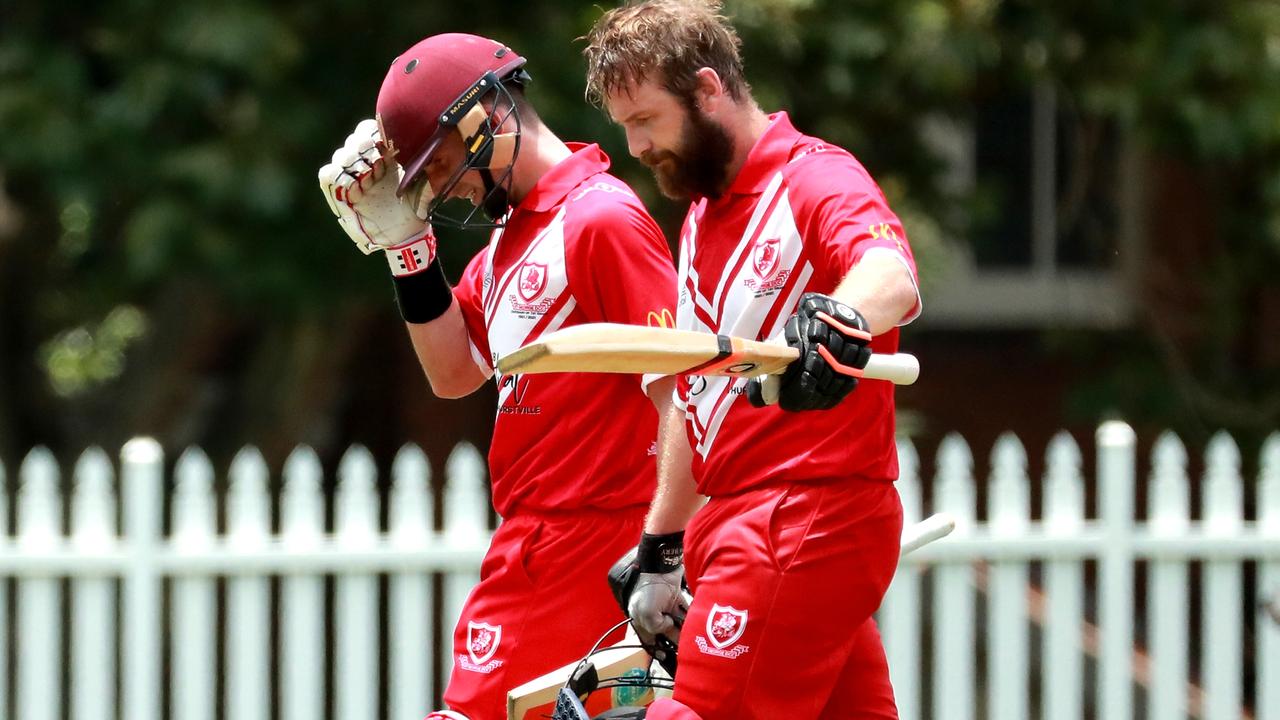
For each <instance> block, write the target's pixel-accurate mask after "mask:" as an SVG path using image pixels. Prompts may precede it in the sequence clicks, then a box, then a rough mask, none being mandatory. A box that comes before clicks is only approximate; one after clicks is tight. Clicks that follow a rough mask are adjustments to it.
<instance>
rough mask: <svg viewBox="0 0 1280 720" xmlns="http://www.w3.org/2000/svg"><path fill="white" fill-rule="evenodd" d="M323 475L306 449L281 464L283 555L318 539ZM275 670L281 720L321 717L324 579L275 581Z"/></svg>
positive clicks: (313, 544)
mask: <svg viewBox="0 0 1280 720" xmlns="http://www.w3.org/2000/svg"><path fill="white" fill-rule="evenodd" d="M322 474H323V471H322V469H321V467H320V458H319V457H317V456H316V453H315V451H314V450H312V449H311V448H309V447H306V446H300V447H298V448H295V449H294V451H293V452H292V453H290V454H289V459H288V460H286V461H285V464H284V492H283V494H282V497H281V499H280V535H281V544H282V545H283V547H284V549H285V551H286V552H291V551H302V552H305V551H308V550H314V549H315V548H316V546H318V545H319V544H320V541H321V539H322V538H323V536H324V495H323V494H322V491H321V489H320V478H321V475H322ZM280 604H281V613H282V617H281V623H282V624H281V627H280V655H281V657H286V658H291V660H290V661H289V662H285V663H282V664H281V668H280V684H281V688H280V702H281V708H280V710H281V713H280V716H281V718H282V720H319V719H320V718H322V717H324V672H325V642H324V579H323V578H322V577H321V576H319V575H314V574H302V573H293V574H289V575H286V576H285V577H284V578H283V580H282V581H281V597H280Z"/></svg>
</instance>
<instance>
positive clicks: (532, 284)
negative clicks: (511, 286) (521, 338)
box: [507, 262, 555, 318]
mask: <svg viewBox="0 0 1280 720" xmlns="http://www.w3.org/2000/svg"><path fill="white" fill-rule="evenodd" d="M548 274H549V273H548V271H547V264H546V263H535V262H526V263H525V264H523V265H521V266H520V269H519V270H518V271H517V272H516V277H515V281H514V282H515V286H516V292H514V293H510V294H509V295H508V296H507V299H508V300H509V301H510V302H511V312H513V313H516V314H517V315H521V316H523V317H525V318H533V317H536V316H539V315H546V314H547V311H548V310H550V309H551V306H552V305H553V304H555V298H553V297H542V294H543V293H544V292H545V291H546V289H547V277H548Z"/></svg>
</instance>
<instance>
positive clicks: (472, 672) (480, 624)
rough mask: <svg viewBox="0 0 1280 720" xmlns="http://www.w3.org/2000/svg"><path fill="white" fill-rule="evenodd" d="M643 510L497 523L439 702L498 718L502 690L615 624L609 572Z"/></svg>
mask: <svg viewBox="0 0 1280 720" xmlns="http://www.w3.org/2000/svg"><path fill="white" fill-rule="evenodd" d="M646 510H647V508H646V507H645V506H635V507H631V508H626V509H623V510H619V511H611V512H600V511H591V510H575V511H572V512H565V513H555V514H535V513H519V514H516V515H514V516H512V517H511V518H509V519H507V520H505V521H504V522H503V523H502V525H500V526H499V527H498V529H497V531H496V532H495V533H494V536H493V541H492V542H491V543H490V545H489V551H488V552H487V553H486V554H485V558H484V562H483V563H482V564H481V566H480V584H478V585H476V587H475V588H474V589H473V590H472V591H471V594H470V595H469V596H468V597H467V602H466V605H464V606H463V609H462V615H461V617H460V618H459V619H458V625H457V627H456V628H455V630H454V633H453V673H452V675H451V676H450V678H449V685H448V686H447V687H446V688H445V691H444V702H445V704H446V705H447V706H448V707H449V708H450V709H452V710H455V711H457V712H460V713H462V714H464V715H466V716H467V717H468V718H470V719H471V720H505V718H506V716H507V691H509V690H510V689H512V688H514V687H516V686H517V685H520V684H521V683H524V682H527V681H529V680H532V679H534V678H536V677H538V676H540V675H544V674H546V673H548V672H550V671H552V670H555V669H556V668H559V667H562V666H564V665H567V664H568V663H570V662H573V661H575V660H579V659H581V658H582V656H583V655H584V654H586V652H587V650H588V649H589V648H590V647H591V646H592V645H593V644H594V643H595V642H596V640H598V639H600V636H601V635H603V634H604V632H605V631H606V630H608V629H609V628H610V627H611V626H613V625H614V624H616V623H619V622H621V621H622V620H623V618H624V615H623V614H622V609H621V608H619V607H618V603H617V601H616V600H614V598H613V594H612V592H611V591H610V590H609V583H608V573H609V568H610V567H611V566H612V565H613V563H614V562H615V561H617V559H618V558H620V557H622V555H623V553H625V552H627V551H628V550H630V549H631V548H632V547H634V546H635V544H636V541H637V539H638V538H639V537H640V534H641V531H642V529H643V526H644V515H645V511H646ZM622 633H623V631H622V630H619V631H618V632H617V633H615V635H614V636H611V638H610V641H609V642H616V641H618V640H621V638H622Z"/></svg>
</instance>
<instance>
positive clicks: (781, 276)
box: [742, 237, 791, 297]
mask: <svg viewBox="0 0 1280 720" xmlns="http://www.w3.org/2000/svg"><path fill="white" fill-rule="evenodd" d="M781 262H782V239H781V238H776V237H775V238H767V239H766V238H763V237H762V238H761V239H759V240H756V245H755V247H754V248H752V249H751V269H752V270H754V271H755V274H756V276H755V277H747V278H745V279H744V280H743V281H742V284H743V285H746V286H747V288H748V289H750V290H754V291H755V292H756V297H760V296H761V295H764V294H766V293H770V292H772V291H775V290H779V289H781V288H782V287H783V286H784V285H786V284H787V278H789V277H791V271H790V270H781V269H779V265H781Z"/></svg>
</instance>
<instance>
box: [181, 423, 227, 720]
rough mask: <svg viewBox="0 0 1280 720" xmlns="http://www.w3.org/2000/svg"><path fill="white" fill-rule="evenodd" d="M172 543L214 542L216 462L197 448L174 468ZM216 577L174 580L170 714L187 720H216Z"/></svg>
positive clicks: (203, 546) (205, 546) (206, 545)
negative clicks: (214, 717)
mask: <svg viewBox="0 0 1280 720" xmlns="http://www.w3.org/2000/svg"><path fill="white" fill-rule="evenodd" d="M174 475H175V476H176V480H177V485H176V487H175V488H174V494H173V507H172V509H171V512H172V517H173V527H172V532H171V535H170V543H171V546H172V547H173V548H174V549H175V550H179V551H191V552H201V551H206V550H209V549H210V548H212V547H213V545H214V539H215V537H216V536H217V508H216V507H215V505H214V498H213V466H212V465H211V464H210V463H209V458H208V456H206V455H205V454H204V452H203V451H202V450H200V449H199V448H195V447H191V448H187V449H186V451H185V452H183V453H182V456H181V457H179V458H178V464H177V465H176V466H175V468H174ZM214 600H215V597H214V581H213V578H209V577H178V578H175V579H174V580H173V596H172V601H173V605H172V608H171V610H170V614H171V617H172V618H173V625H172V631H171V634H172V637H171V640H170V643H169V647H170V652H171V653H172V657H173V666H172V668H171V669H170V672H169V677H170V678H172V681H171V687H172V693H171V695H170V701H169V702H170V706H169V707H170V716H171V717H172V718H182V719H183V720H213V711H214V709H215V707H216V697H215V694H216V690H215V689H214V681H215V678H216V677H217V669H216V668H215V667H214V665H215V662H216V656H215V654H214V648H215V643H216V638H215V637H214V635H215V631H216V628H217V618H216V617H215V606H214Z"/></svg>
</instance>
